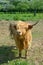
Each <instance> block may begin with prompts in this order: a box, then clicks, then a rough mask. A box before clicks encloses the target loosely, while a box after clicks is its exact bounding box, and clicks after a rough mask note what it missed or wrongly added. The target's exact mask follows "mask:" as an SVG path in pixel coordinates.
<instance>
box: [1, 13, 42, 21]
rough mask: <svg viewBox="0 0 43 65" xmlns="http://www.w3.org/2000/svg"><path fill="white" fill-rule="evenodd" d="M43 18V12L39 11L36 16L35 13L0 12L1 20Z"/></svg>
mask: <svg viewBox="0 0 43 65" xmlns="http://www.w3.org/2000/svg"><path fill="white" fill-rule="evenodd" d="M39 19H43V13H37V14H36V16H34V13H15V14H10V13H6V14H5V13H0V20H23V21H27V20H33V21H34V20H39Z"/></svg>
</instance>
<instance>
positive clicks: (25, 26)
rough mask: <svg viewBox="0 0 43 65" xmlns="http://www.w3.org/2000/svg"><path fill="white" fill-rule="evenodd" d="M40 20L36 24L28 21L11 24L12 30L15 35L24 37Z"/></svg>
mask: <svg viewBox="0 0 43 65" xmlns="http://www.w3.org/2000/svg"><path fill="white" fill-rule="evenodd" d="M37 23H38V22H36V23H35V24H29V23H26V22H22V21H21V22H18V23H17V24H13V25H12V24H10V32H11V33H12V34H13V35H14V34H15V35H17V36H19V37H23V36H24V35H25V34H26V32H27V31H29V30H31V29H32V28H33V26H35V25H36V24H37Z"/></svg>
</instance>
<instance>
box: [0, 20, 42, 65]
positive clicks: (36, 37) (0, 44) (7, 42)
mask: <svg viewBox="0 0 43 65" xmlns="http://www.w3.org/2000/svg"><path fill="white" fill-rule="evenodd" d="M9 22H10V21H4V20H3V21H0V61H1V62H0V63H3V62H7V60H8V58H7V56H8V54H7V52H9V51H10V54H9V56H8V57H9V59H10V60H13V58H14V57H13V56H14V54H13V53H12V51H11V49H12V46H15V43H14V40H12V39H11V38H10V36H9ZM11 22H14V21H11ZM32 34H33V41H32V47H31V49H30V51H29V56H28V57H29V61H30V62H31V61H33V62H34V63H35V65H43V20H41V21H40V22H39V23H38V24H37V25H36V26H34V28H33V29H32ZM4 49H6V50H4ZM8 49H9V51H8ZM4 51H6V52H5V54H4ZM6 59H7V60H6Z"/></svg>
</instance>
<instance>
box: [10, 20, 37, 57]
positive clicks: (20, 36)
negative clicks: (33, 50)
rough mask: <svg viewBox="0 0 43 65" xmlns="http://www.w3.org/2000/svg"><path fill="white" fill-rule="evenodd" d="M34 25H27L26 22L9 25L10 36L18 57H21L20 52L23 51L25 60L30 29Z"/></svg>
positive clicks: (29, 45) (29, 42)
mask: <svg viewBox="0 0 43 65" xmlns="http://www.w3.org/2000/svg"><path fill="white" fill-rule="evenodd" d="M37 23H38V22H36V23H35V24H29V23H27V22H22V21H19V22H17V23H16V24H10V26H9V29H10V34H11V35H12V36H13V39H14V40H15V43H16V47H17V48H18V49H19V57H21V51H22V50H23V49H25V58H26V56H27V50H28V49H29V48H30V47H31V42H32V34H31V29H32V28H33V26H34V25H36V24H37Z"/></svg>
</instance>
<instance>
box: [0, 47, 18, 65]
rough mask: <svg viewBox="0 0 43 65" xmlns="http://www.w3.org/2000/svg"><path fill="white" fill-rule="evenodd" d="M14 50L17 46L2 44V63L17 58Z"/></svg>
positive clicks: (0, 48)
mask: <svg viewBox="0 0 43 65" xmlns="http://www.w3.org/2000/svg"><path fill="white" fill-rule="evenodd" d="M12 50H17V49H15V46H1V47H0V64H2V63H7V62H8V61H11V60H13V59H15V52H14V51H12Z"/></svg>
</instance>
